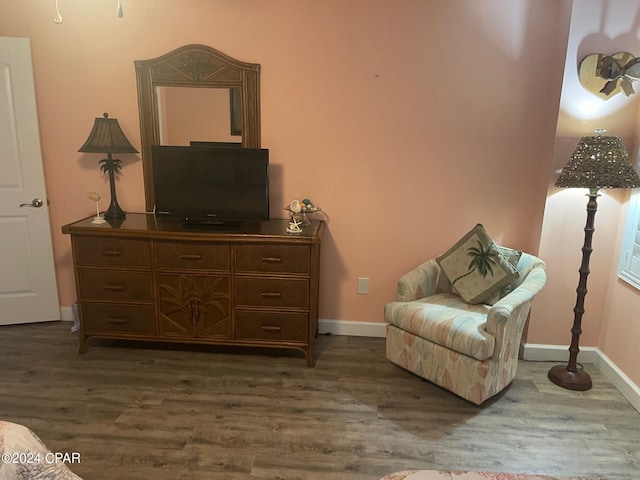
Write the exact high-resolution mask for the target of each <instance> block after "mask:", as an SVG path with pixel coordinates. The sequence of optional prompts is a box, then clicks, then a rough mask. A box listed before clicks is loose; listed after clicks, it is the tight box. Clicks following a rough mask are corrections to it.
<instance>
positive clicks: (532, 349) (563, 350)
mask: <svg viewBox="0 0 640 480" xmlns="http://www.w3.org/2000/svg"><path fill="white" fill-rule="evenodd" d="M598 351H599V350H598V349H597V348H595V347H580V353H579V354H578V362H582V363H596V362H597V358H598V353H597V352H598ZM522 359H523V360H529V361H530V362H568V361H569V347H568V346H567V347H565V346H562V345H544V344H539V343H525V344H524V345H523V353H522Z"/></svg>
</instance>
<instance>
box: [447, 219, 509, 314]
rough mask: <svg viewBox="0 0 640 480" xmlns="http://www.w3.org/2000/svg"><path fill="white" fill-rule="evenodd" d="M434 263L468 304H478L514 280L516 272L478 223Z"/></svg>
mask: <svg viewBox="0 0 640 480" xmlns="http://www.w3.org/2000/svg"><path fill="white" fill-rule="evenodd" d="M436 262H438V265H440V268H441V269H442V271H443V272H444V273H445V275H446V276H447V278H448V279H449V281H450V282H451V286H452V287H453V288H455V290H456V292H457V293H458V295H460V297H462V299H463V300H464V301H465V302H467V303H470V304H475V303H482V302H483V301H485V300H487V299H489V298H490V297H491V296H493V295H494V294H495V293H496V292H499V291H500V289H501V288H502V287H505V286H506V285H509V284H510V283H511V282H513V281H514V280H516V279H517V278H518V271H517V270H516V269H515V267H514V266H513V265H511V263H509V260H507V259H506V258H505V256H504V255H503V254H502V252H501V251H500V250H499V249H498V247H497V245H496V244H495V243H494V242H493V240H491V237H489V235H488V234H487V232H486V231H485V229H484V227H483V226H482V224H480V223H479V224H477V225H476V226H475V227H473V228H472V229H471V230H470V231H469V232H468V233H467V234H466V235H464V236H463V237H462V238H461V239H460V240H458V241H457V242H456V244H455V245H454V246H453V247H451V248H450V249H449V250H447V251H446V252H445V253H444V254H442V255H440V256H439V257H437V258H436Z"/></svg>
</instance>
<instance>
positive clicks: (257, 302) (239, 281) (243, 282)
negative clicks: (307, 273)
mask: <svg viewBox="0 0 640 480" xmlns="http://www.w3.org/2000/svg"><path fill="white" fill-rule="evenodd" d="M235 293H236V305H238V306H247V307H278V308H282V307H285V308H286V307H289V308H302V309H307V308H309V281H308V280H306V279H283V278H261V277H236V292H235Z"/></svg>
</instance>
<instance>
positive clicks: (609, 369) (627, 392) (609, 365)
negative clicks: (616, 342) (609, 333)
mask: <svg viewBox="0 0 640 480" xmlns="http://www.w3.org/2000/svg"><path fill="white" fill-rule="evenodd" d="M595 364H596V366H597V367H598V370H600V371H601V372H602V373H603V375H604V376H605V377H607V379H608V380H609V381H610V382H611V383H613V385H614V386H615V387H616V388H617V389H618V391H620V393H622V395H623V396H624V398H626V399H627V400H628V401H629V403H630V404H631V405H633V408H635V409H636V410H637V411H638V412H640V388H639V387H638V385H636V384H635V383H634V382H633V381H632V380H631V379H630V378H629V377H627V375H626V374H625V373H624V372H623V371H622V370H620V369H619V368H618V367H617V366H616V364H615V363H613V362H612V361H611V359H610V358H609V357H607V356H606V355H605V354H604V353H602V352H601V351H600V350H598V359H597V361H596V362H595Z"/></svg>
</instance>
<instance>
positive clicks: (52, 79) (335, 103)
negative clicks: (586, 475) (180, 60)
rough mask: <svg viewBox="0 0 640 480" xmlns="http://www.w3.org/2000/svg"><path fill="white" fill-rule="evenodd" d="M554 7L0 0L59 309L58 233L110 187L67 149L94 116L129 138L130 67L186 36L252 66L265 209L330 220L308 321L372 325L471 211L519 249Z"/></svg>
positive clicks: (399, 0) (133, 206)
mask: <svg viewBox="0 0 640 480" xmlns="http://www.w3.org/2000/svg"><path fill="white" fill-rule="evenodd" d="M570 5H571V0H563V1H556V0H546V1H540V0H518V1H514V0H481V1H478V0H474V1H462V0H457V1H448V2H435V1H434V2H426V1H422V0H323V1H316V2H311V1H308V2H300V1H297V0H206V1H204V0H182V1H180V2H176V1H175V0H153V1H152V2H151V1H149V2H133V1H128V0H123V6H124V17H123V18H117V17H116V15H115V1H106V0H104V1H97V2H86V1H85V0H65V1H64V2H61V8H62V14H63V17H64V23H63V24H62V25H56V24H54V22H53V21H52V17H53V15H54V9H53V2H3V5H2V7H1V8H2V14H1V15H0V32H1V33H2V34H3V35H7V36H22V37H29V38H30V39H31V42H32V51H33V62H34V70H35V80H36V90H37V99H38V108H39V114H40V128H41V136H42V145H43V157H44V163H45V174H46V178H47V185H48V196H49V198H50V200H51V220H52V225H53V238H54V246H55V256H56V265H57V272H58V282H59V290H60V298H61V301H62V304H63V306H65V305H66V306H68V305H70V304H71V303H72V302H73V300H74V298H75V293H74V284H73V273H72V268H71V256H70V245H69V243H70V242H69V238H68V237H66V236H64V235H62V234H61V232H60V227H61V226H62V225H63V224H65V223H68V222H72V221H75V220H77V219H79V218H81V217H83V216H88V215H91V214H92V211H93V210H92V209H93V204H92V202H91V201H89V200H87V198H86V193H87V192H89V191H99V192H101V193H103V196H104V197H106V196H108V190H107V181H106V178H105V177H104V176H103V175H101V174H100V171H99V169H98V167H97V161H98V160H99V158H98V156H96V155H90V154H79V153H78V152H77V149H78V148H79V147H80V145H82V143H83V142H84V140H85V139H86V136H87V135H88V133H89V130H90V128H91V125H92V123H93V119H94V117H96V116H99V115H101V114H102V113H103V112H109V114H110V115H111V116H112V117H116V118H118V120H119V121H120V124H121V126H122V128H123V130H124V131H125V133H126V134H127V136H128V137H129V139H130V140H131V142H132V143H133V144H134V145H136V146H137V147H139V146H140V135H139V123H138V110H137V97H136V84H135V72H134V68H133V61H134V60H142V59H148V58H153V57H156V56H158V55H161V54H164V53H166V52H168V51H170V50H172V49H174V48H176V47H178V46H181V45H184V44H188V43H203V44H207V45H210V46H213V47H215V48H217V49H219V50H220V51H222V52H224V53H226V54H229V55H231V56H233V57H236V58H238V59H239V60H243V61H247V62H254V63H260V64H261V65H262V76H261V80H262V84H261V87H262V88H261V106H262V144H263V146H264V147H266V148H269V149H270V151H271V160H272V164H273V178H272V186H273V191H272V198H271V202H272V205H273V210H272V216H274V217H282V216H284V215H283V213H284V212H283V211H282V209H281V207H280V206H284V205H286V204H288V203H289V201H290V200H291V199H292V198H295V197H303V196H304V197H309V198H311V199H312V200H313V201H315V202H316V203H317V204H318V205H319V206H321V207H322V209H323V211H324V212H325V214H324V215H325V218H326V220H327V221H328V229H327V230H326V235H325V237H324V243H323V253H322V255H323V256H322V272H321V274H322V279H321V309H320V310H321V311H320V316H321V317H322V318H326V319H339V320H349V321H371V322H381V321H382V310H383V306H384V304H385V303H386V302H388V301H389V300H391V299H393V297H394V294H395V284H396V281H397V278H398V276H399V275H400V274H401V273H403V272H405V271H407V270H408V269H410V268H412V267H413V266H415V265H417V264H418V263H420V262H422V261H423V260H425V259H427V258H429V257H432V256H434V255H436V254H438V253H440V252H442V251H443V250H444V249H446V248H447V247H448V246H450V245H451V244H452V243H453V242H454V241H455V240H457V239H458V238H459V237H460V236H461V235H462V234H464V233H465V232H466V231H467V230H468V229H469V228H471V227H472V226H473V225H474V224H475V223H477V222H481V223H484V224H485V226H486V228H487V230H488V232H489V233H490V234H491V235H492V236H494V238H495V239H496V240H497V241H498V242H500V243H503V244H506V245H511V246H514V247H519V248H522V249H525V250H527V251H530V252H532V253H536V251H537V247H538V242H539V240H540V233H541V228H542V216H543V209H544V204H545V198H546V195H547V184H548V178H549V172H550V169H551V168H552V167H551V159H552V152H553V147H554V132H555V127H556V117H557V113H558V112H557V105H558V101H559V96H560V87H561V79H562V69H563V65H564V53H565V49H566V32H567V27H568V24H569V9H568V7H570ZM121 159H122V160H123V161H124V167H123V169H122V176H121V177H120V178H119V179H118V184H117V188H118V199H119V201H120V204H121V205H122V206H123V208H125V209H126V210H129V211H142V210H143V206H144V198H143V186H142V170H141V162H140V159H139V156H138V155H122V156H121ZM577 215H578V216H579V213H578V214H577ZM359 276H364V277H369V278H370V279H371V288H370V294H369V295H357V293H356V286H357V277H359ZM554 340H555V339H554ZM563 340H564V334H563V336H562V337H561V339H560V340H559V341H560V342H562V341H563Z"/></svg>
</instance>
